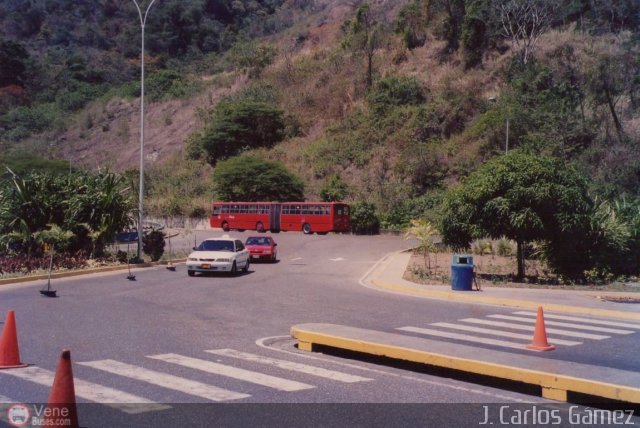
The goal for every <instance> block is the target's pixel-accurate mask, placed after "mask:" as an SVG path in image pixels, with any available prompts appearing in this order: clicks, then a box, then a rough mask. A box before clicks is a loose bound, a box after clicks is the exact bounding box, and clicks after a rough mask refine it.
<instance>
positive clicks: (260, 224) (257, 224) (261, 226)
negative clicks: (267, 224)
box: [256, 221, 264, 233]
mask: <svg viewBox="0 0 640 428" xmlns="http://www.w3.org/2000/svg"><path fill="white" fill-rule="evenodd" d="M256 230H257V231H258V232H260V233H264V224H262V222H261V221H259V222H258V223H256Z"/></svg>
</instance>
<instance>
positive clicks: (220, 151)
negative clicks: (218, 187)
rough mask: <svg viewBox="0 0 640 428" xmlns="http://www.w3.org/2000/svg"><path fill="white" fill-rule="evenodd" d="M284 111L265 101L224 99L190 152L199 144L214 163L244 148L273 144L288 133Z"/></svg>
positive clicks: (192, 142)
mask: <svg viewBox="0 0 640 428" xmlns="http://www.w3.org/2000/svg"><path fill="white" fill-rule="evenodd" d="M285 127H286V123H285V118H284V112H283V111H281V110H278V109H276V108H275V107H273V106H271V105H269V104H266V103H261V102H251V101H241V102H221V103H220V104H218V106H217V107H216V108H215V110H214V112H213V115H212V118H211V122H210V123H209V124H208V125H207V127H206V128H205V130H204V132H203V133H202V134H197V135H195V136H194V137H192V139H191V143H190V144H191V146H193V147H191V148H190V149H189V151H190V153H192V154H193V153H197V151H198V149H197V148H198V147H202V149H203V150H204V151H205V152H206V153H207V157H208V161H209V163H211V164H212V165H213V164H215V163H216V162H218V161H220V160H224V159H227V158H229V157H231V156H235V155H237V154H238V153H240V152H242V151H243V150H246V149H249V148H256V147H272V146H273V145H274V144H275V143H277V142H279V141H281V140H282V138H283V137H284V133H285Z"/></svg>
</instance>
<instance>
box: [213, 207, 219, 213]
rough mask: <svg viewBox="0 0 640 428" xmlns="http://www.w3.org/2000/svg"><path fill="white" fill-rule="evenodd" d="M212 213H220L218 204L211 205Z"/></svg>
mask: <svg viewBox="0 0 640 428" xmlns="http://www.w3.org/2000/svg"><path fill="white" fill-rule="evenodd" d="M213 215H220V207H219V206H214V207H213Z"/></svg>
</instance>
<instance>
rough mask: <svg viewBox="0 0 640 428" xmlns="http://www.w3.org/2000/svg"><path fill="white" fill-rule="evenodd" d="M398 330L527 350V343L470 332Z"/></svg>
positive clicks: (422, 329)
mask: <svg viewBox="0 0 640 428" xmlns="http://www.w3.org/2000/svg"><path fill="white" fill-rule="evenodd" d="M396 330H402V331H409V332H412V333H420V334H426V335H429V336H437V337H446V338H448V339H457V340H464V341H466V342H475V343H483V344H485V345H494V346H501V347H503V348H514V349H524V350H526V349H527V348H526V346H527V343H516V342H507V341H505V340H496V339H487V338H484V337H477V336H470V335H468V334H458V333H451V332H445V331H440V330H432V329H430V328H419V327H409V326H407V327H399V328H396Z"/></svg>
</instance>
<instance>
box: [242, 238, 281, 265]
mask: <svg viewBox="0 0 640 428" xmlns="http://www.w3.org/2000/svg"><path fill="white" fill-rule="evenodd" d="M244 245H245V247H246V248H247V250H249V254H250V255H251V259H252V260H256V259H260V260H269V261H271V262H275V261H276V260H277V259H278V251H277V250H276V246H277V245H278V244H276V241H274V240H273V238H272V237H271V236H250V237H248V238H247V241H246V242H245V244H244Z"/></svg>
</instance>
